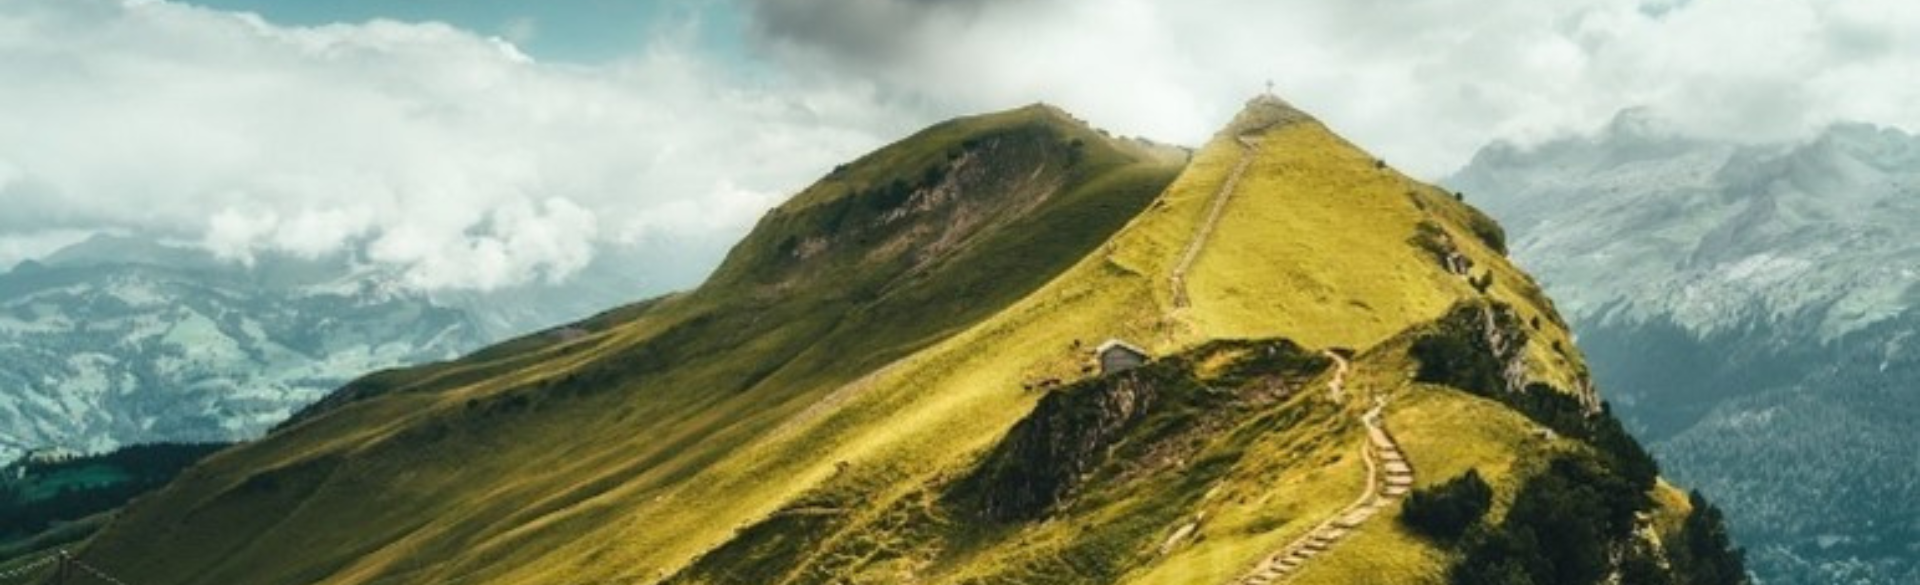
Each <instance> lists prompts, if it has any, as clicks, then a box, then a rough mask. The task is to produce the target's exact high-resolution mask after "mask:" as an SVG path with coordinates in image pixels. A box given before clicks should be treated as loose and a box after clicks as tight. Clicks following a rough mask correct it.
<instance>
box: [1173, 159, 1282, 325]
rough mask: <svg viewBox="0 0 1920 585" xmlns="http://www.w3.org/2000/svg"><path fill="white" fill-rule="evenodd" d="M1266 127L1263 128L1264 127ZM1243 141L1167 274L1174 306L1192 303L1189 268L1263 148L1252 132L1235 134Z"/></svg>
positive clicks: (1181, 306) (1182, 307)
mask: <svg viewBox="0 0 1920 585" xmlns="http://www.w3.org/2000/svg"><path fill="white" fill-rule="evenodd" d="M1263 129H1264V128H1263ZM1234 140H1235V141H1236V142H1239V143H1240V160H1239V161H1237V162H1235V163H1234V164H1233V172H1232V173H1229V174H1228V175H1227V180H1226V182H1224V183H1221V184H1220V189H1219V190H1217V191H1214V193H1213V202H1212V203H1211V207H1209V208H1208V209H1207V219H1206V220H1205V221H1203V222H1201V223H1200V226H1199V227H1198V228H1196V229H1195V230H1194V233H1193V237H1192V238H1189V239H1188V240H1187V249H1186V250H1185V251H1183V252H1181V254H1180V263H1179V264H1176V265H1174V267H1173V274H1172V275H1171V276H1169V277H1168V278H1167V281H1168V282H1167V284H1168V286H1170V287H1172V289H1173V307H1174V308H1176V309H1184V308H1187V306H1188V305H1189V304H1190V302H1189V301H1188V300H1187V270H1188V269H1191V268H1193V261H1194V260H1198V259H1199V258H1200V248H1202V247H1203V246H1205V245H1206V243H1207V239H1208V238H1211V237H1213V228H1214V227H1215V226H1218V225H1219V224H1220V216H1221V215H1222V214H1224V213H1225V212H1226V209H1227V200H1228V199H1230V198H1232V197H1233V189H1234V187H1235V186H1237V185H1239V183H1240V176H1241V175H1244V174H1246V172H1247V167H1250V166H1253V155H1254V154H1256V153H1258V152H1259V151H1260V139H1258V138H1255V137H1253V136H1252V134H1251V133H1248V134H1241V135H1239V136H1236V137H1234Z"/></svg>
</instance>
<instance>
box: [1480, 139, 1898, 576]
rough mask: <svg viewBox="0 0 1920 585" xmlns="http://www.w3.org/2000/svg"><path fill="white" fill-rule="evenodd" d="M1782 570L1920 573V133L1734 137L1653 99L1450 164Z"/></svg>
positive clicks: (1613, 392)
mask: <svg viewBox="0 0 1920 585" xmlns="http://www.w3.org/2000/svg"><path fill="white" fill-rule="evenodd" d="M1445 182H1446V184H1448V185H1449V186H1450V187H1452V188H1454V189H1456V190H1459V191H1461V192H1463V194H1464V195H1465V197H1466V198H1467V199H1468V200H1469V201H1470V202H1473V203H1475V204H1477V205H1479V206H1480V207H1482V208H1483V209H1486V210H1488V211H1489V212H1490V213H1492V214H1493V215H1494V216H1495V217H1497V218H1498V219H1499V220H1500V221H1501V222H1502V223H1503V224H1504V225H1505V226H1506V227H1507V229H1508V231H1509V235H1510V240H1511V242H1512V249H1513V253H1514V255H1515V256H1516V257H1517V258H1518V259H1519V260H1520V262H1521V264H1522V265H1524V266H1526V267H1527V268H1528V269H1529V270H1531V271H1533V272H1534V273H1535V274H1536V275H1538V276H1539V277H1541V279H1542V280H1543V281H1544V282H1545V284H1546V286H1547V288H1548V290H1549V292H1550V294H1552V295H1553V297H1554V298H1555V299H1558V300H1559V302H1560V303H1561V307H1562V309H1563V310H1564V311H1565V312H1566V313H1568V314H1569V315H1571V316H1572V317H1573V320H1574V325H1575V330H1576V331H1577V332H1578V333H1579V334H1580V344H1581V346H1582V347H1584V348H1586V349H1587V354H1588V356H1589V361H1590V364H1591V366H1592V368H1593V369H1594V373H1595V376H1596V378H1597V379H1598V381H1599V382H1600V384H1601V385H1602V387H1603V388H1604V389H1605V391H1606V393H1607V395H1608V396H1609V397H1610V398H1611V399H1612V400H1613V403H1614V407H1615V408H1616V411H1617V412H1618V413H1619V414H1620V415H1621V417H1622V418H1623V419H1624V420H1626V421H1627V422H1628V423H1629V425H1630V426H1632V427H1633V428H1634V430H1635V431H1636V433H1638V434H1639V435H1640V436H1641V437H1642V439H1643V440H1646V441H1648V442H1649V443H1650V446H1651V447H1652V449H1653V450H1654V451H1655V453H1656V455H1657V456H1658V457H1659V459H1660V460H1661V462H1662V463H1663V465H1664V469H1665V471H1667V472H1668V473H1670V474H1671V475H1672V476H1673V477H1675V478H1676V479H1677V480H1678V481H1680V482H1682V483H1684V484H1687V485H1693V486H1698V487H1699V488H1700V489H1702V490H1703V491H1705V492H1707V493H1708V495H1709V496H1710V497H1712V498H1713V499H1714V500H1715V501H1718V502H1721V503H1723V507H1724V508H1725V509H1726V510H1727V512H1728V514H1727V516H1728V518H1729V519H1730V520H1731V522H1732V526H1733V529H1734V533H1735V536H1736V537H1737V538H1738V539H1739V540H1740V541H1741V543H1742V544H1743V545H1744V546H1746V547H1747V549H1748V558H1749V566H1750V567H1751V568H1752V569H1753V570H1755V571H1756V572H1757V573H1758V574H1759V576H1760V577H1761V578H1762V580H1763V581H1764V582H1767V583H1915V582H1920V563H1917V562H1916V561H1917V560H1920V433H1916V432H1914V430H1913V429H1914V426H1913V425H1914V421H1915V420H1916V419H1920V346H1917V345H1916V344H1920V339H1916V333H1920V136H1914V135H1911V134H1907V133H1905V132H1902V131H1899V130H1894V129H1888V128H1879V127H1874V126H1870V125H1864V124H1837V125H1834V126H1831V127H1829V128H1827V129H1825V131H1823V132H1821V133H1819V134H1818V135H1817V136H1814V137H1812V138H1810V139H1807V140H1804V141H1799V142H1794V143H1785V144H1763V145H1735V144H1726V143H1721V142H1716V141H1711V140H1703V139H1698V138H1694V137H1689V136H1685V135H1683V134H1682V133H1679V132H1676V131H1674V130H1671V129H1670V126H1668V125H1666V124H1665V123H1663V122H1662V121H1661V120H1660V119H1659V118H1658V117H1657V116H1655V115H1652V114H1650V113H1648V112H1646V111H1642V110H1629V111H1626V112H1622V113H1621V114H1620V115H1619V116H1617V117H1616V118H1615V119H1614V120H1613V121H1612V122H1611V123H1610V124H1609V125H1608V126H1607V127H1605V128H1603V129H1601V130H1600V131H1598V132H1595V133H1593V134H1592V135H1588V136H1578V137H1569V138H1564V139H1560V140H1555V141H1550V142H1547V143H1543V144H1539V145H1535V146H1530V147H1524V148H1523V147H1518V146H1515V145H1512V144H1494V145H1491V146H1488V147H1486V148H1485V149H1483V150H1482V151H1481V152H1479V153H1478V154H1477V155H1476V156H1475V157H1474V159H1473V160H1472V162H1471V163H1470V164H1468V165H1467V166H1466V167H1465V168H1463V169H1462V170H1460V171H1459V172H1458V173H1456V174H1455V175H1454V176H1453V177H1451V178H1450V179H1448V180H1447V181H1445Z"/></svg>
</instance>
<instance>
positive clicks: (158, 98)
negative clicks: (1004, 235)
mask: <svg viewBox="0 0 1920 585" xmlns="http://www.w3.org/2000/svg"><path fill="white" fill-rule="evenodd" d="M741 1H743V2H744V6H745V8H746V9H747V10H750V11H752V13H751V15H750V16H749V18H748V22H749V26H748V30H747V31H746V32H747V34H748V35H749V36H750V42H751V43H752V44H751V45H750V47H751V48H753V49H755V50H757V51H759V52H758V53H756V55H757V56H758V58H763V59H765V61H764V62H759V63H752V64H748V65H745V66H743V65H742V63H740V62H739V61H738V58H739V57H738V56H737V55H736V56H732V57H727V56H713V57H710V56H705V55H704V54H703V53H701V52H700V49H698V48H697V47H698V46H699V43H698V42H697V41H698V39H694V38H690V37H691V36H692V35H693V34H694V33H690V32H684V31H683V32H682V33H680V34H674V31H672V30H668V31H666V33H667V34H664V35H663V36H661V37H660V40H658V42H656V43H655V44H654V45H653V46H651V47H649V48H648V49H646V50H645V51H643V52H641V53H640V54H636V55H633V56H631V57H630V58H627V59H624V60H621V61H618V62H614V63H608V64H603V65H596V66H578V65H555V64H547V63H542V62H538V61H536V60H533V59H530V58H528V57H527V56H525V55H522V54H521V53H520V52H519V51H518V50H517V49H515V48H514V47H513V45H511V44H509V43H508V42H507V41H505V40H499V39H493V38H489V37H485V36H482V35H478V34H474V33H470V32H466V31H462V30H458V29H455V28H452V27H448V26H445V25H438V24H430V23H429V24H404V23H395V22H381V21H375V22H370V23H365V24H353V25H345V24H343V25H330V26H322V27H312V28H301V27H285V26H277V25H273V24H269V23H266V22H263V21H261V20H259V19H257V18H253V17H250V16H240V15H235V14H231V13H224V12H218V11H212V10H205V9H198V8H192V7H187V6H183V5H179V4H170V3H164V2H147V1H136V0H127V1H125V2H122V1H116V0H8V1H7V2H5V4H4V6H3V7H0V88H4V91H0V249H5V250H11V252H8V253H10V254H13V255H15V256H19V255H23V254H28V253H31V251H32V250H41V249H44V248H45V247H46V246H48V245H49V242H57V241H65V240H66V239H69V238H70V237H71V234H74V233H84V232H85V231H87V230H121V231H137V232H154V233H157V234H158V235H161V236H164V237H171V238H176V239H184V240H189V241H200V242H203V243H204V244H205V245H207V246H208V247H210V248H213V249H215V250H217V251H220V252H221V253H223V254H225V255H226V256H228V257H230V258H235V259H240V260H245V259H247V258H250V257H251V256H252V255H253V254H255V253H257V252H261V251H266V250H274V251H284V252H290V253H294V254H301V255H319V254H325V253H329V252H332V251H337V250H343V249H349V248H351V249H354V250H355V251H356V252H357V253H360V254H361V255H362V256H363V257H367V258H371V259H375V260H377V261H380V262H385V263H388V264H391V265H395V266H398V267H401V268H403V269H404V270H405V271H406V274H407V278H408V279H409V282H412V283H414V284H415V285H417V286H420V287H423V288H485V287H494V286H500V285H504V284H513V283H521V282H533V281H539V280H542V279H556V278H561V277H564V276H565V275H566V274H567V273H568V272H569V271H571V270H574V269H576V268H577V267H579V266H582V265H585V264H587V263H589V262H590V260H591V258H590V257H589V256H590V255H591V254H592V253H593V252H594V250H596V249H601V248H605V247H608V246H627V249H640V248H645V249H657V250H667V251H670V252H662V253H659V254H657V255H656V256H649V257H639V258H632V259H630V260H628V261H626V262H625V263H624V264H625V265H630V266H634V267H636V268H635V270H642V271H653V270H658V271H659V272H661V273H672V274H683V273H688V272H689V271H688V270H686V267H685V266H681V265H683V264H704V263H707V262H711V261H712V260H713V259H715V258H717V256H718V255H719V253H720V252H721V251H723V250H724V247H725V245H726V244H727V243H729V242H731V241H732V240H733V239H734V238H735V237H737V236H738V235H739V234H740V233H742V232H744V231H745V229H746V228H747V227H748V226H749V225H750V224H751V222H752V220H753V219H754V218H755V216H757V215H758V214H759V213H760V212H761V210H763V209H765V208H766V207H767V206H768V205H771V204H772V203H773V202H775V201H777V200H778V199H779V198H780V197H781V196H783V195H784V194H786V193H791V192H793V191H795V190H797V189H799V188H801V187H803V186H804V184H805V183H806V182H807V181H809V180H811V179H813V178H814V177H816V176H818V175H819V174H820V173H822V172H824V171H825V170H826V169H828V168H830V167H832V166H833V165H834V164H836V163H839V162H844V161H846V160H850V159H852V158H853V157H855V156H857V155H859V154H861V153H864V152H865V151H867V150H869V149H871V148H873V147H875V146H877V145H879V144H880V143H882V142H884V141H886V140H890V139H893V138H897V137H899V136H902V135H904V134H905V133H906V132H907V131H910V130H912V129H914V128H916V127H918V126H921V125H924V124H927V123H931V122H933V121H936V120H938V119H940V118H945V117H949V116H954V115H961V114H968V113H975V112H979V111H984V110H991V109H999V108H1005V107H1013V106H1018V105H1021V104H1025V103H1029V102H1033V101H1048V102H1052V103H1056V104H1060V105H1062V106H1064V107H1066V108H1068V109H1069V110H1072V111H1074V112H1075V113H1077V114H1079V115H1081V116H1083V117H1085V118H1087V119H1089V120H1091V121H1092V122H1094V123H1095V124H1098V125H1101V126H1105V127H1108V128H1111V129H1114V130H1116V131H1119V132H1121V133H1125V134H1139V135H1146V136H1150V137H1154V138H1159V139H1163V140H1173V141H1179V142H1185V143H1189V144H1191V143H1197V142H1199V141H1202V140H1205V139H1206V138H1207V136H1208V135H1209V134H1210V133H1211V132H1212V131H1214V130H1215V129H1216V128H1218V127H1219V125H1220V124H1221V123H1223V122H1224V121H1225V120H1226V119H1227V118H1228V117H1229V116H1230V115H1231V114H1232V113H1233V111H1234V110H1235V109H1237V108H1238V107H1239V105H1240V103H1241V102H1242V101H1243V100H1244V99H1245V98H1247V97H1249V96H1250V95H1252V94H1253V93H1254V92H1256V91H1258V90H1259V89H1260V88H1261V86H1262V85H1263V84H1264V82H1265V81H1266V80H1268V79H1272V80H1274V81H1275V82H1276V84H1277V85H1278V89H1279V93H1280V94H1281V95H1282V96H1284V97H1286V98H1287V99H1289V100H1290V101H1293V102H1294V103H1296V104H1297V105H1299V106H1301V107H1302V108H1304V109H1306V110H1308V111H1310V112H1313V113H1315V114H1316V115H1318V116H1320V117H1321V118H1322V119H1324V120H1326V121H1327V122H1328V123H1329V124H1330V125H1332V126H1333V127H1334V128H1335V129H1336V130H1339V131H1341V132H1342V133H1343V134H1346V135H1347V136H1349V137H1350V138H1352V139H1354V140H1355V142H1357V143H1359V144H1361V145H1363V146H1365V147H1367V148H1369V149H1371V150H1373V151H1375V152H1376V153H1379V154H1380V155H1382V156H1383V157H1384V158H1386V159H1387V160H1388V161H1389V162H1391V163H1394V164H1396V165H1398V166H1401V167H1402V168H1405V169H1408V170H1410V171H1412V172H1414V173H1416V174H1420V175H1424V176H1427V177H1438V176H1439V175H1442V174H1444V173H1446V172H1449V171H1451V170H1453V169H1454V168H1455V167H1456V166H1457V165H1459V164H1460V163H1462V162H1464V161H1465V160H1466V159H1467V158H1468V157H1469V156H1471V155H1472V153H1473V152H1474V150H1475V149H1477V148H1478V147H1480V146H1481V145H1483V144H1485V143H1487V142H1489V141H1492V140H1494V139H1508V140H1517V141H1519V142H1522V143H1525V142H1530V141H1535V140H1539V139H1543V138H1547V137H1551V136H1554V135H1558V134H1562V133H1566V132H1571V131H1582V130H1587V129H1590V128H1593V127H1597V126H1599V125H1601V124H1603V123H1605V121H1606V120H1609V119H1611V118H1612V117H1613V114H1614V113H1615V112H1616V111H1618V110H1621V109H1623V108H1626V107H1630V106H1635V105H1649V106H1652V107H1654V108H1655V109H1656V110H1658V111H1660V112H1661V113H1662V115H1663V117H1665V118H1667V119H1670V120H1673V121H1675V122H1676V123H1677V124H1678V125H1679V126H1680V128H1679V129H1680V130H1681V131H1684V132H1687V133H1689V134H1696V135H1703V136H1707V137H1718V138H1734V139H1741V140H1775V139H1780V138H1784V137H1790V136H1794V135H1798V134H1801V133H1805V132H1807V131H1808V130H1810V129H1813V128H1816V127H1819V126H1823V125H1825V124H1826V123H1828V122H1830V121H1832V120H1836V119H1857V120H1865V121H1870V122H1876V123H1881V124H1890V125H1896V126H1901V127H1904V128H1907V129H1909V130H1914V129H1920V108H1914V107H1912V104H1914V103H1920V84H1915V83H1913V82H1912V80H1914V79H1920V5H1916V4H1913V3H1911V2H1909V1H1907V0H1849V1H1845V2H1823V1H1819V0H1691V1H1685V0H1659V1H1658V2H1654V1H1647V2H1637V1H1634V0H1567V1H1563V2H1539V1H1537V0H1480V1H1467V0H1414V1H1405V0H1391V1H1390V0H1355V1H1352V2H1306V1H1255V0H1192V1H1181V2H1173V1H1171V0H1106V1H1101V2H1077V1H1069V0H1021V1H1011V0H957V1H945V2H934V1H929V0H822V1H821V2H817V3H807V4H806V5H804V6H802V5H799V4H796V3H791V2H780V1H778V0H741ZM693 28H696V27H688V30H692V29H693ZM508 29H509V30H519V32H518V33H514V34H520V33H528V34H533V33H536V32H537V33H538V34H543V35H551V34H558V33H557V32H555V31H551V30H537V31H536V29H535V27H520V26H517V25H516V26H509V27H508ZM519 230H525V231H526V233H524V234H523V233H518V232H519ZM36 234H58V235H59V236H58V237H54V236H38V235H36ZM663 239H664V240H669V241H671V240H675V239H683V240H686V241H697V242H699V246H700V250H702V252H700V253H687V250H685V249H683V248H684V247H680V248H676V247H675V246H672V245H662V244H661V242H662V240H663ZM9 242H11V243H9ZM639 242H646V243H647V244H648V245H647V246H643V247H636V246H632V245H633V244H635V243H639ZM5 259H6V254H0V261H4V260H5ZM691 272H692V273H697V272H698V271H697V270H695V271H691ZM673 284H680V285H684V284H689V283H685V282H676V283H673Z"/></svg>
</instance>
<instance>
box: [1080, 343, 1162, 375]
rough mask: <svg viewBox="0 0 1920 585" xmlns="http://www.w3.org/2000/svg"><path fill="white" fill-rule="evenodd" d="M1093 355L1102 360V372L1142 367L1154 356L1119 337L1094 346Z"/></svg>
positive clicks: (1107, 372)
mask: <svg viewBox="0 0 1920 585" xmlns="http://www.w3.org/2000/svg"><path fill="white" fill-rule="evenodd" d="M1093 357H1094V359H1096V360H1098V361H1099V362H1100V373H1102V374H1112V373H1117V372H1125V371H1127V370H1131V369H1134V368H1137V367H1140V366H1141V365H1142V364H1145V363H1147V360H1148V359H1151V358H1152V356H1150V355H1148V354H1147V350H1144V349H1140V347H1139V346H1137V345H1134V344H1131V343H1127V342H1125V341H1121V340H1118V339H1109V340H1107V341H1106V343H1102V344H1100V346H1099V347H1096V348H1094V349H1093Z"/></svg>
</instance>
